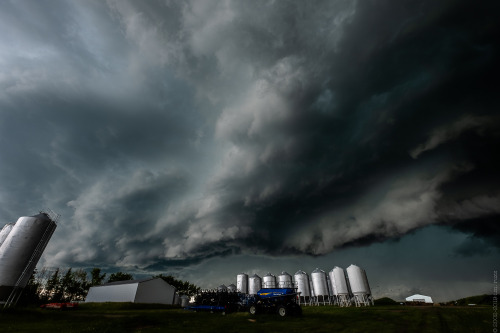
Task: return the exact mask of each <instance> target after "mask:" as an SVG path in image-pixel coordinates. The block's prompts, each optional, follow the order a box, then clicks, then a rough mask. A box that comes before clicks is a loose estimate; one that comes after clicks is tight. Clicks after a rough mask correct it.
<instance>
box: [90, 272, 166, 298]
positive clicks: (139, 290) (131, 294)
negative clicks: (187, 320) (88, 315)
mask: <svg viewBox="0 0 500 333" xmlns="http://www.w3.org/2000/svg"><path fill="white" fill-rule="evenodd" d="M174 298H175V288H174V287H172V286H171V285H169V284H168V283H167V282H165V281H164V280H163V279H161V278H150V279H144V280H129V281H117V282H111V283H106V284H103V285H101V286H94V287H91V288H90V289H89V292H88V294H87V298H86V299H85V302H87V303H90V302H99V303H100V302H132V303H161V304H174Z"/></svg>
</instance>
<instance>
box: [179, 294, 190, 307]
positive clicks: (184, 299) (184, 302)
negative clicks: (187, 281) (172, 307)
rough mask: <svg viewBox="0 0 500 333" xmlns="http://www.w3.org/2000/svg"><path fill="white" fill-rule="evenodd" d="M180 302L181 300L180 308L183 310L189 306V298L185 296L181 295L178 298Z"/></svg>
mask: <svg viewBox="0 0 500 333" xmlns="http://www.w3.org/2000/svg"><path fill="white" fill-rule="evenodd" d="M179 298H180V300H181V306H182V307H183V308H185V307H187V306H189V296H187V295H182V296H181V297H179Z"/></svg>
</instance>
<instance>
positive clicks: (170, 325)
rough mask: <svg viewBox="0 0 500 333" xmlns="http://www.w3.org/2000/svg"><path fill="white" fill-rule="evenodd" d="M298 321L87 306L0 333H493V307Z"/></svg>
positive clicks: (350, 312)
mask: <svg viewBox="0 0 500 333" xmlns="http://www.w3.org/2000/svg"><path fill="white" fill-rule="evenodd" d="M303 311H304V314H303V316H302V317H299V318H293V317H290V318H279V317H278V316H275V315H258V316H256V317H252V316H251V315H250V314H248V313H242V312H240V313H233V314H228V315H225V316H223V315H221V314H219V313H200V312H198V313H195V312H192V311H187V310H182V309H179V308H169V307H165V306H161V305H134V304H127V303H122V304H116V303H115V304H112V303H107V304H106V303H105V304H82V305H81V306H80V308H79V309H77V310H68V311H58V310H45V309H38V308H17V309H9V310H7V311H2V312H0V332H65V333H66V332H218V333H226V332H302V333H303V332H377V333H381V332H491V330H492V314H493V310H492V307H405V306H375V307H370V308H338V307H329V306H328V307H327V306H322V307H303Z"/></svg>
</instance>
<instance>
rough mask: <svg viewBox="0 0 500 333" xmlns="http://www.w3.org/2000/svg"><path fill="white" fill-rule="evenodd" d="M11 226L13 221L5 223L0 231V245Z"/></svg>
mask: <svg viewBox="0 0 500 333" xmlns="http://www.w3.org/2000/svg"><path fill="white" fill-rule="evenodd" d="M13 227H14V223H7V224H6V225H4V227H3V228H2V230H1V231H0V247H2V244H3V242H4V241H5V239H6V238H7V236H8V235H9V233H10V231H11V230H12V228H13Z"/></svg>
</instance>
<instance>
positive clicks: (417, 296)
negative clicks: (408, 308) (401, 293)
mask: <svg viewBox="0 0 500 333" xmlns="http://www.w3.org/2000/svg"><path fill="white" fill-rule="evenodd" d="M406 301H407V302H421V303H434V302H433V301H432V298H431V297H430V296H424V295H420V294H415V295H413V296H410V297H406Z"/></svg>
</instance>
